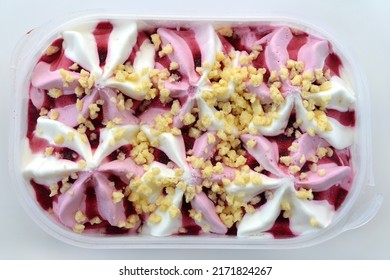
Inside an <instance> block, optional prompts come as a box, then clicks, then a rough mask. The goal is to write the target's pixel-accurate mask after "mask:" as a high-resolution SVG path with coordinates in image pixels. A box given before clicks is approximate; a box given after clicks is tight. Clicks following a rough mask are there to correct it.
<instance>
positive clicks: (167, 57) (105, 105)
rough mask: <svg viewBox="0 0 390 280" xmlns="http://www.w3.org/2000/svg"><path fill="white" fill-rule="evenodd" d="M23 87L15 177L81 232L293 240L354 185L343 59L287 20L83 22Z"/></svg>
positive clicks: (319, 222) (325, 218)
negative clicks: (19, 170)
mask: <svg viewBox="0 0 390 280" xmlns="http://www.w3.org/2000/svg"><path fill="white" fill-rule="evenodd" d="M26 94H27V93H26ZM28 96H29V100H28V114H27V119H26V121H27V122H28V126H27V132H26V145H25V153H24V157H25V163H24V167H23V174H24V178H25V180H26V182H28V185H29V186H31V189H32V192H33V193H34V195H35V197H36V200H37V202H38V203H39V205H40V207H41V208H42V209H43V210H45V211H46V212H47V213H48V214H49V215H50V216H51V217H52V218H53V220H55V221H56V222H58V223H59V224H61V225H63V226H64V227H66V228H69V229H70V230H73V231H74V232H76V233H80V234H81V233H82V234H94V235H96V234H98V235H113V234H120V235H135V234H143V235H152V236H169V235H206V234H213V235H236V236H239V237H244V236H254V235H256V236H263V237H266V238H292V237H296V236H300V235H303V234H307V233H310V232H313V231H319V230H321V229H324V228H326V227H327V226H329V225H330V224H331V223H332V220H333V218H334V216H335V214H336V213H337V211H338V209H339V208H340V207H342V206H343V203H344V200H345V199H346V197H347V196H348V193H349V190H350V188H351V186H352V182H353V178H354V169H353V166H352V158H351V151H350V147H351V145H352V144H353V135H354V127H355V111H354V106H355V105H354V104H355V95H354V93H353V92H352V91H351V89H350V86H349V85H348V83H346V82H345V79H343V63H342V61H341V59H340V58H339V56H338V55H337V53H336V52H335V50H334V49H333V47H332V44H331V43H330V42H329V41H327V40H326V39H323V38H321V37H317V36H315V35H312V34H308V33H307V32H304V31H301V30H298V29H296V28H293V27H289V26H286V25H272V24H261V23H259V24H241V25H231V26H221V25H212V24H206V23H193V24H187V25H182V26H180V25H178V26H163V25H156V24H151V23H150V22H141V21H128V20H110V21H101V22H94V23H88V24H81V25H79V26H76V27H74V28H69V29H67V30H64V31H62V32H60V33H59V34H58V37H57V39H55V40H54V41H53V42H52V43H51V44H50V45H49V46H48V47H47V49H46V50H45V51H43V52H42V55H41V56H40V58H39V60H38V62H37V63H36V64H35V65H34V69H33V71H32V75H31V82H30V87H29V92H28Z"/></svg>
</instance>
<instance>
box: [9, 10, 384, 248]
mask: <svg viewBox="0 0 390 280" xmlns="http://www.w3.org/2000/svg"><path fill="white" fill-rule="evenodd" d="M111 19H132V20H136V21H140V22H143V23H153V24H156V25H160V24H164V25H167V24H168V25H171V24H172V25H176V24H180V25H186V24H192V23H193V22H194V21H199V22H211V23H213V24H216V25H221V26H222V25H226V24H242V23H244V24H251V23H269V24H285V25H288V26H291V27H296V28H298V29H300V30H303V31H305V32H307V33H309V34H317V35H320V36H321V37H323V38H326V39H327V40H329V41H330V42H331V43H332V45H333V49H334V51H335V52H336V53H337V54H338V55H339V57H340V59H341V61H342V62H343V65H344V68H345V71H346V73H344V74H345V75H344V77H347V78H348V79H349V81H348V82H349V84H350V85H351V87H352V89H353V91H354V92H355V94H356V97H357V101H356V107H355V110H356V136H355V138H354V143H353V145H352V147H351V152H352V159H353V168H354V171H355V175H354V179H353V185H352V188H351V191H350V193H349V194H348V196H347V197H346V199H345V201H344V203H343V205H342V206H341V207H340V209H339V210H338V211H337V213H336V215H335V217H334V219H333V221H332V223H331V224H330V225H329V226H328V227H326V228H324V229H322V230H320V231H317V232H315V233H309V234H304V235H301V236H298V237H294V238H286V239H264V238H262V237H259V236H253V237H234V236H218V235H212V236H168V237H153V236H148V235H132V236H126V235H123V236H95V235H83V234H77V233H74V232H72V231H71V230H69V229H68V228H66V227H64V226H62V225H60V224H58V223H57V222H55V221H54V220H53V219H52V218H51V217H50V215H48V213H47V212H46V211H44V210H42V208H41V207H40V206H39V204H38V203H37V201H36V199H35V197H34V193H33V191H32V188H31V187H30V186H29V184H28V183H27V182H26V181H25V180H24V179H23V175H22V173H21V166H22V164H23V162H22V159H23V143H24V139H25V135H26V130H27V122H26V120H27V103H28V88H29V84H30V79H31V74H32V71H33V67H34V65H35V64H36V63H37V61H38V59H39V58H40V56H41V55H42V53H43V51H44V50H45V49H46V47H47V46H48V45H49V44H50V43H51V42H52V41H54V40H55V39H56V38H57V37H58V34H59V32H60V31H62V30H65V29H67V28H70V27H72V26H77V25H79V24H82V23H85V22H90V21H92V22H93V21H97V20H99V21H102V20H111ZM11 69H12V72H13V77H14V79H13V95H14V99H13V100H14V103H13V105H12V112H11V115H12V117H13V118H12V119H13V123H12V124H11V125H10V130H11V131H10V149H9V161H10V164H9V166H10V172H11V175H12V178H13V183H14V187H15V189H16V191H17V193H18V196H19V198H20V202H21V204H22V205H23V207H24V208H25V210H26V211H27V213H28V214H29V215H30V216H31V218H32V219H33V220H34V221H35V222H36V223H37V224H39V226H41V227H42V228H43V229H44V230H45V231H46V232H48V233H49V234H51V235H52V236H54V237H56V238H58V239H59V240H62V241H64V242H67V243H70V244H73V245H77V246H82V247H90V248H221V249H230V248H237V249H246V248H248V249H263V248H267V249H273V248H298V247H305V246H309V245H314V244H317V243H320V242H323V241H325V240H328V239H330V238H333V237H335V236H337V235H338V234H340V233H342V232H344V231H347V230H350V229H354V228H357V227H360V226H362V225H364V224H365V223H367V222H368V221H370V220H371V219H372V218H373V217H374V216H375V214H376V213H377V211H378V210H379V208H380V205H381V203H382V197H381V196H380V195H378V194H377V193H376V190H375V188H374V179H373V175H372V164H371V154H372V152H371V135H370V129H371V128H370V121H371V119H370V110H369V108H370V106H369V92H368V88H367V84H366V80H365V76H364V74H363V73H362V69H361V67H360V66H359V64H358V63H357V62H356V60H355V59H354V58H353V57H352V56H351V55H350V51H349V50H346V49H345V47H344V46H343V44H342V42H339V41H338V39H337V38H335V36H334V35H333V31H330V30H328V31H326V30H323V29H322V28H320V27H317V26H316V25H315V24H314V23H309V22H305V21H302V20H301V19H297V18H291V17H289V16H264V17H259V18H255V19H242V18H233V19H232V18H229V19H226V18H215V19H214V18H213V19H209V18H191V19H184V18H180V17H164V16H161V17H159V18H157V19H156V18H150V17H147V16H138V15H133V14H125V13H106V12H96V13H88V14H85V13H83V14H80V15H79V16H77V17H76V16H74V15H73V16H72V17H67V18H63V19H61V20H57V21H53V22H49V23H48V24H45V25H43V26H41V27H39V28H36V29H33V30H32V31H30V32H28V33H27V34H26V35H25V37H24V38H23V39H22V40H21V42H20V44H19V45H18V47H17V48H16V50H15V53H14V56H13V59H12V66H11Z"/></svg>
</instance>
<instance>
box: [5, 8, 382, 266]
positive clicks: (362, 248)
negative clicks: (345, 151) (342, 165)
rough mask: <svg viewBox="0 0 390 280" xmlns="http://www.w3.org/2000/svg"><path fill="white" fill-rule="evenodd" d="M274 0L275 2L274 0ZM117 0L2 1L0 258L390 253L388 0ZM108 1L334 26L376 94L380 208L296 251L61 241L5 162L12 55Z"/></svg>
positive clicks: (159, 11) (148, 11)
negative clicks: (48, 27) (110, 246)
mask: <svg viewBox="0 0 390 280" xmlns="http://www.w3.org/2000/svg"><path fill="white" fill-rule="evenodd" d="M270 2H272V4H271V3H270ZM341 2H342V1H340V0H332V1H331V0H328V1H324V0H323V1H299V0H294V1H276V0H273V1H259V0H257V1H244V0H240V1H228V0H225V1H211V0H206V1H205V0H192V1H188V3H187V2H186V1H168V0H164V1H147V0H143V1H139V0H138V1H117V0H109V1H108V0H105V1H100V0H95V1H92V0H82V1H80V0H76V1H72V0H65V1H57V0H50V1H49V0H47V1H45V0H34V1H28V0H24V1H23V0H13V1H2V4H1V7H0V26H1V27H0V32H1V36H0V38H1V40H0V61H1V63H0V77H1V78H0V93H1V97H2V99H3V100H2V101H1V102H0V106H1V107H0V131H1V137H0V147H1V149H0V167H1V168H0V172H1V173H0V179H1V181H0V182H1V183H0V185H1V187H0V226H1V230H0V259H205V258H214V259H215V258H219V259H389V258H390V234H389V233H390V218H389V213H390V204H389V203H388V200H389V198H390V189H389V180H388V178H387V176H389V174H390V168H389V167H390V164H389V163H388V162H387V160H388V159H389V158H390V149H389V145H390V137H389V136H390V134H389V131H390V125H389V117H388V115H389V108H390V107H389V106H390V102H389V100H390V98H389V97H390V90H389V86H388V84H387V83H389V82H390V71H389V69H390V1H385V0H383V1H380V0H371V1H363V0H358V1H356V0H355V1H343V3H341ZM125 3H126V4H125ZM96 8H105V9H107V10H108V11H109V10H110V8H111V9H112V8H113V9H114V10H117V11H118V10H126V11H129V12H131V13H135V14H137V13H139V14H140V15H188V16H191V15H195V16H205V17H213V16H216V15H217V16H218V15H219V16H232V17H236V16H242V17H252V18H253V17H256V15H267V12H269V13H270V12H272V13H275V12H278V13H280V14H287V15H288V14H289V15H292V16H304V17H305V18H309V19H313V20H314V22H315V23H317V24H320V25H321V24H322V25H324V26H325V27H328V28H329V29H331V30H335V31H336V32H337V34H336V35H337V37H338V38H339V39H341V40H342V41H343V42H344V43H346V45H347V47H348V48H349V49H351V51H352V52H353V53H354V55H355V57H356V58H357V59H358V60H359V62H360V64H361V65H362V66H363V68H364V70H365V72H366V74H367V78H368V82H369V88H370V93H371V108H372V119H373V120H372V129H373V158H374V161H373V167H374V175H375V181H376V185H377V190H378V192H380V193H381V194H383V196H384V203H383V206H382V208H381V210H380V212H379V213H378V215H377V216H376V217H375V218H374V219H373V220H372V221H371V222H370V223H368V224H366V225H365V226H363V227H361V228H359V229H355V230H353V231H349V232H345V233H343V234H342V235H340V236H338V237H336V238H334V239H332V240H330V241H327V242H324V243H322V244H320V245H316V246H313V247H309V248H303V249H294V250H292V249H291V250H200V249H199V250H187V249H186V250H180V249H176V250H167V249H164V250H97V249H95V250H93V249H83V248H78V247H74V246H71V245H67V244H65V243H62V242H60V241H58V240H56V239H54V238H53V237H51V236H49V235H48V234H46V233H45V232H44V231H43V230H41V229H40V228H39V227H38V226H37V225H36V224H35V223H34V222H33V221H32V220H31V219H30V218H29V216H28V215H27V214H26V213H25V212H24V210H23V209H22V207H21V205H20V203H19V201H18V200H17V197H16V193H15V191H14V186H13V185H12V184H11V181H10V177H9V170H8V166H7V164H8V163H7V161H8V149H9V144H8V135H7V134H8V131H9V125H10V114H9V104H10V100H11V99H12V90H11V86H10V75H9V67H10V57H11V53H12V51H13V49H14V47H15V45H16V43H17V41H18V40H19V39H21V38H22V37H23V35H24V34H25V33H26V32H28V31H29V30H30V29H32V28H34V27H38V26H40V25H42V24H45V23H46V22H48V21H50V20H52V19H55V18H57V17H61V16H64V15H67V14H70V13H72V12H77V11H80V10H91V9H96Z"/></svg>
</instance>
